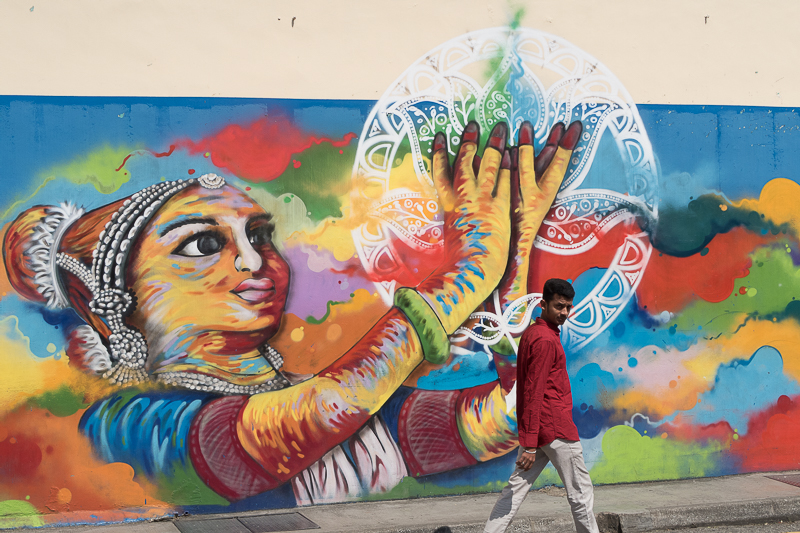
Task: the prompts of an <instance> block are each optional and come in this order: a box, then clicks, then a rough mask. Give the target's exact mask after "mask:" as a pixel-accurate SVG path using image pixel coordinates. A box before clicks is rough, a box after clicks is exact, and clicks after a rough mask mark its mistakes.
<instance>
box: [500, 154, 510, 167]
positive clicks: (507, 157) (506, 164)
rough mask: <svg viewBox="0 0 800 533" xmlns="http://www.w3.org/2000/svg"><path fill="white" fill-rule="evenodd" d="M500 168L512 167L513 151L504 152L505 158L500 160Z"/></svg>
mask: <svg viewBox="0 0 800 533" xmlns="http://www.w3.org/2000/svg"><path fill="white" fill-rule="evenodd" d="M500 168H505V169H509V168H511V152H509V151H508V150H506V151H504V152H503V160H502V161H500Z"/></svg>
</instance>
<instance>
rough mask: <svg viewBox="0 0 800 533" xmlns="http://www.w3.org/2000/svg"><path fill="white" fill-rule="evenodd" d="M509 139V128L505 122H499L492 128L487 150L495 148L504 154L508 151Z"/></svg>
mask: <svg viewBox="0 0 800 533" xmlns="http://www.w3.org/2000/svg"><path fill="white" fill-rule="evenodd" d="M507 137H508V126H506V123H505V122H498V123H497V125H496V126H495V127H494V128H492V134H491V135H489V142H487V143H486V147H487V148H494V149H495V150H497V151H498V152H503V151H504V150H505V149H506V138H507Z"/></svg>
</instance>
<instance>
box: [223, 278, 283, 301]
mask: <svg viewBox="0 0 800 533" xmlns="http://www.w3.org/2000/svg"><path fill="white" fill-rule="evenodd" d="M231 292H232V293H233V294H235V295H236V296H238V297H239V298H241V299H242V300H244V301H246V302H250V303H261V302H268V301H269V300H272V299H273V298H274V297H275V282H274V281H272V280H271V279H269V278H259V279H246V280H244V281H243V282H241V283H240V284H239V285H237V286H236V288H235V289H233V290H232V291H231Z"/></svg>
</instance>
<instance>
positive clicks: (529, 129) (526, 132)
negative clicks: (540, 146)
mask: <svg viewBox="0 0 800 533" xmlns="http://www.w3.org/2000/svg"><path fill="white" fill-rule="evenodd" d="M519 144H520V145H523V144H533V124H531V123H530V122H528V121H527V120H526V121H525V122H523V123H522V126H520V128H519Z"/></svg>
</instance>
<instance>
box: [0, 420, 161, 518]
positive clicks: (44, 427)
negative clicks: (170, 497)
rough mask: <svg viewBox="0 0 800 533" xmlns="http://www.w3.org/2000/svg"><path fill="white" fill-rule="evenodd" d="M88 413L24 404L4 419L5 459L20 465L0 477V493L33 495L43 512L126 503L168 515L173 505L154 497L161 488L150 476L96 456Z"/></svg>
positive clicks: (0, 434)
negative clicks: (86, 432)
mask: <svg viewBox="0 0 800 533" xmlns="http://www.w3.org/2000/svg"><path fill="white" fill-rule="evenodd" d="M82 414H83V411H79V412H77V413H75V414H74V415H71V416H67V417H56V416H53V415H51V414H50V413H49V412H47V411H45V410H43V409H34V408H29V407H22V408H20V409H18V410H16V411H14V412H12V413H9V414H7V415H6V416H5V417H4V418H3V419H2V420H0V438H2V439H3V440H2V441H0V448H2V449H3V451H4V454H3V455H4V458H5V459H8V461H4V462H3V464H6V463H9V464H12V463H13V464H14V466H13V467H11V468H12V469H13V471H9V472H6V475H3V476H0V494H3V495H4V497H5V498H7V499H16V500H25V499H27V498H29V499H28V501H29V502H30V503H31V504H32V505H33V506H34V507H36V509H38V510H39V511H40V512H41V513H43V514H50V513H72V512H75V511H97V510H118V509H120V508H123V507H125V508H141V509H142V511H141V512H144V513H147V512H149V511H148V509H150V510H152V509H158V514H160V515H163V514H167V513H168V512H169V511H170V509H171V507H170V506H169V505H167V504H166V503H164V502H162V501H159V500H157V499H155V498H154V496H153V495H154V494H155V493H156V491H155V488H154V487H153V486H151V485H150V484H149V483H148V482H147V481H146V480H143V479H136V480H134V471H133V468H132V467H131V466H129V465H127V464H125V463H111V464H105V463H103V462H102V461H101V460H99V459H98V458H96V457H95V456H94V454H93V452H92V446H91V444H90V443H89V441H88V440H87V439H85V438H84V437H83V436H82V435H81V434H80V433H79V432H78V429H77V428H78V422H79V420H80V417H81V415H82ZM14 459H19V460H17V461H13V460H14ZM8 468H9V467H8V466H6V468H5V470H8ZM129 511H130V509H129Z"/></svg>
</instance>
